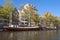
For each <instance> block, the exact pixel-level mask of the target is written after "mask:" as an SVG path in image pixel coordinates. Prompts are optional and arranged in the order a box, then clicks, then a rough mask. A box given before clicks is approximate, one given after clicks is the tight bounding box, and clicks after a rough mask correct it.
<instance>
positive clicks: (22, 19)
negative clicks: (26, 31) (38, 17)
mask: <svg viewBox="0 0 60 40" xmlns="http://www.w3.org/2000/svg"><path fill="white" fill-rule="evenodd" d="M29 5H30V4H26V5H24V7H23V9H26V10H29V9H28V8H27V6H28V7H29ZM31 6H32V5H31ZM32 7H33V6H32ZM23 9H21V10H18V12H19V25H20V26H30V23H29V22H28V21H27V20H26V19H27V18H26V17H25V15H24V11H23ZM35 12H36V10H35ZM34 25H35V23H34V21H33V20H32V19H31V26H34Z"/></svg>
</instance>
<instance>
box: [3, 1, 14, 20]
mask: <svg viewBox="0 0 60 40" xmlns="http://www.w3.org/2000/svg"><path fill="white" fill-rule="evenodd" d="M13 10H14V7H13V5H12V3H11V1H10V0H5V4H4V5H3V8H2V11H3V13H4V16H5V18H6V19H9V15H10V13H11V12H12V11H13Z"/></svg>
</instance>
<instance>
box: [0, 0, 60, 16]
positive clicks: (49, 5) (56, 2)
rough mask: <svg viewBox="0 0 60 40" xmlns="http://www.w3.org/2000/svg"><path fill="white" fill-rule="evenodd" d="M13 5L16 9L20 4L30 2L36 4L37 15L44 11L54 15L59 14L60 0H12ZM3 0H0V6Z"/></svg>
mask: <svg viewBox="0 0 60 40" xmlns="http://www.w3.org/2000/svg"><path fill="white" fill-rule="evenodd" d="M12 3H13V5H14V6H15V7H16V8H17V9H18V8H19V7H20V5H21V4H27V3H30V4H32V5H34V6H36V8H37V10H38V13H39V15H43V13H44V12H51V13H52V14H53V15H55V16H60V0H12ZM3 4H4V0H0V6H1V5H3Z"/></svg>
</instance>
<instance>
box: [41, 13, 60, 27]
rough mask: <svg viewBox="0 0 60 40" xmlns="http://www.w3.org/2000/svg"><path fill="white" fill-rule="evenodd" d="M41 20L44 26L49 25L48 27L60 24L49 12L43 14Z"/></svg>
mask: <svg viewBox="0 0 60 40" xmlns="http://www.w3.org/2000/svg"><path fill="white" fill-rule="evenodd" d="M42 18H43V19H44V21H45V22H46V26H47V25H48V23H49V25H50V24H52V25H53V26H54V27H55V26H57V25H58V24H59V23H60V21H59V19H58V17H56V16H54V15H52V14H51V13H50V12H46V13H44V14H43V16H42ZM50 26H51V25H50Z"/></svg>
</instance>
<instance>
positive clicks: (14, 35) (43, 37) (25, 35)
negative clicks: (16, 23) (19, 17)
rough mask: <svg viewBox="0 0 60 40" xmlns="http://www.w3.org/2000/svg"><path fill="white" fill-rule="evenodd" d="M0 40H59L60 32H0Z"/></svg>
mask: <svg viewBox="0 0 60 40" xmlns="http://www.w3.org/2000/svg"><path fill="white" fill-rule="evenodd" d="M0 40H60V30H58V31H56V30H50V31H22V32H0Z"/></svg>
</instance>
